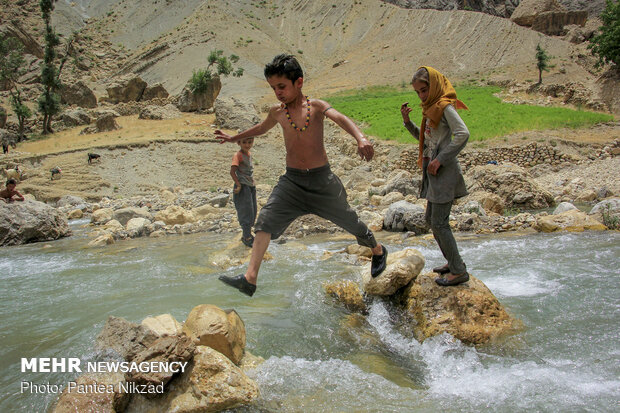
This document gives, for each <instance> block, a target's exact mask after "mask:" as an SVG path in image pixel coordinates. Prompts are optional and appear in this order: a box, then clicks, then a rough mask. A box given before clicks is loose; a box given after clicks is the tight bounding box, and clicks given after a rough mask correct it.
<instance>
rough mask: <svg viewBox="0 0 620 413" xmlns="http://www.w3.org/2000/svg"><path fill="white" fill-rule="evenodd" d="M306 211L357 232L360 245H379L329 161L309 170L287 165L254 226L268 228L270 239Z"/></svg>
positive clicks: (259, 228) (260, 229)
mask: <svg viewBox="0 0 620 413" xmlns="http://www.w3.org/2000/svg"><path fill="white" fill-rule="evenodd" d="M306 214H315V215H318V216H320V217H321V218H325V219H327V220H329V221H331V222H333V223H334V224H336V225H338V226H339V227H341V228H342V229H344V230H345V231H347V232H349V233H350V234H352V235H354V236H355V238H356V239H357V243H358V244H359V245H363V246H366V247H370V248H374V247H376V246H377V241H376V239H375V236H374V235H373V233H372V231H371V230H370V229H368V227H367V226H366V224H364V223H363V222H362V221H360V219H359V217H358V216H357V213H356V212H355V211H354V210H353V209H352V208H351V206H350V205H349V203H348V202H347V191H346V190H345V188H344V186H343V185H342V182H340V179H339V178H338V177H337V176H336V175H335V174H334V173H333V172H332V171H331V169H330V167H329V164H327V165H325V166H322V167H320V168H315V169H310V170H300V169H294V168H288V167H287V168H286V173H285V174H284V175H282V176H281V177H280V179H279V180H278V183H277V185H276V186H275V187H274V188H273V191H272V192H271V195H270V196H269V199H268V200H267V204H266V205H265V206H264V207H263V208H262V209H261V210H260V214H259V215H258V219H257V220H256V226H255V228H254V230H255V231H257V232H258V231H264V232H267V233H269V234H271V239H276V238H278V237H279V236H280V235H282V233H283V232H284V231H285V230H286V228H287V227H288V226H289V225H290V224H291V222H293V221H294V220H295V219H296V218H297V217H300V216H302V215H306Z"/></svg>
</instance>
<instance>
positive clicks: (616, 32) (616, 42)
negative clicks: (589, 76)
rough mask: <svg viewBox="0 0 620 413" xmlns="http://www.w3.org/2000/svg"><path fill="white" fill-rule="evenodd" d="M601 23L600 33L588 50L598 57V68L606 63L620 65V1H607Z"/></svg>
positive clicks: (593, 39)
mask: <svg viewBox="0 0 620 413" xmlns="http://www.w3.org/2000/svg"><path fill="white" fill-rule="evenodd" d="M601 21H602V22H603V25H602V26H601V27H600V33H599V34H598V35H596V36H594V37H593V38H592V39H590V44H589V45H588V48H589V49H590V50H592V54H594V55H596V56H598V62H597V63H596V65H597V67H600V66H602V65H603V64H605V63H613V64H615V65H620V1H613V0H607V4H606V5H605V9H604V10H603V12H602V13H601Z"/></svg>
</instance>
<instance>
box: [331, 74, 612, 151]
mask: <svg viewBox="0 0 620 413" xmlns="http://www.w3.org/2000/svg"><path fill="white" fill-rule="evenodd" d="M500 90H501V89H500V88H498V87H495V86H484V87H479V86H470V85H466V86H460V87H457V88H456V91H457V96H458V97H459V99H460V100H462V101H463V102H465V104H467V106H468V107H469V110H459V114H460V116H461V118H462V119H463V121H464V122H465V124H466V125H467V127H468V128H469V132H470V139H471V140H484V139H489V138H493V137H496V136H504V135H508V134H511V133H515V132H522V131H528V130H544V129H557V128H581V127H586V126H590V125H594V124H596V123H600V122H609V121H612V120H613V119H614V118H613V116H612V115H610V114H606V113H600V112H590V111H585V110H573V109H569V108H562V107H541V106H530V105H513V104H510V103H503V102H502V101H501V100H500V99H499V98H498V97H495V96H493V94H494V93H497V92H499V91H500ZM325 100H327V101H328V102H329V103H330V104H331V105H332V106H333V107H334V108H335V109H336V110H338V111H340V112H342V113H344V114H345V115H347V116H349V117H350V118H352V119H354V120H355V121H356V122H357V123H359V124H360V125H361V126H362V129H363V131H364V133H365V134H367V135H371V136H376V137H378V138H382V139H392V140H396V141H399V142H411V141H412V137H411V135H410V134H409V132H407V130H406V129H405V128H404V127H403V121H402V117H401V114H400V106H401V105H402V104H403V103H404V102H409V107H411V108H413V111H412V112H411V114H410V116H411V120H412V121H413V122H415V123H416V124H417V125H418V126H419V125H420V123H421V121H422V109H421V108H420V106H419V105H420V99H419V98H418V96H417V95H416V93H415V91H414V90H413V89H412V88H411V87H410V86H407V87H406V88H403V87H402V86H401V87H400V88H399V87H389V86H382V87H372V88H366V89H360V90H353V91H347V92H342V93H338V94H335V95H331V96H328V97H326V98H325Z"/></svg>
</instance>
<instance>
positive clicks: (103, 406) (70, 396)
mask: <svg viewBox="0 0 620 413" xmlns="http://www.w3.org/2000/svg"><path fill="white" fill-rule="evenodd" d="M74 381H75V383H76V385H75V386H74V387H71V388H69V386H67V387H65V389H64V390H63V392H62V394H61V395H60V398H59V399H58V403H56V406H55V407H54V410H52V413H74V412H123V411H125V407H126V406H127V403H128V402H129V399H131V394H130V393H127V392H123V391H121V389H122V388H121V386H126V384H127V381H126V380H125V377H124V376H123V374H122V373H118V372H112V373H87V374H83V375H81V376H80V377H78V378H77V379H76V380H74ZM101 386H103V388H105V389H106V390H110V389H112V390H113V391H95V389H97V390H98V389H99V388H101ZM91 389H92V390H93V391H90V390H91Z"/></svg>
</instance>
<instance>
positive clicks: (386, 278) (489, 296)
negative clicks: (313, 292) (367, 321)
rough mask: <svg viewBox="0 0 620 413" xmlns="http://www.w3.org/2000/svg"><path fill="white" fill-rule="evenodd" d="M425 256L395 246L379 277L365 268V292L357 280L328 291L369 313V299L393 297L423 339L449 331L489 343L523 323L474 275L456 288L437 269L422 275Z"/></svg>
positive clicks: (328, 287)
mask: <svg viewBox="0 0 620 413" xmlns="http://www.w3.org/2000/svg"><path fill="white" fill-rule="evenodd" d="M424 264H425V261H424V257H423V256H422V254H421V253H420V252H419V251H418V250H416V249H413V248H408V249H404V250H401V251H394V252H392V253H390V256H389V257H388V266H387V268H386V269H385V271H384V272H383V273H382V274H381V275H380V276H379V277H377V278H372V277H371V276H370V271H369V268H368V267H367V266H365V267H364V270H363V273H362V275H361V278H362V288H363V291H364V293H362V292H361V290H360V288H359V286H358V284H357V283H355V282H354V281H350V280H346V281H337V282H334V283H327V284H325V285H324V288H325V291H326V293H327V294H328V295H330V296H332V297H334V298H335V299H336V300H337V301H338V302H340V303H342V304H344V306H345V307H346V308H347V309H348V310H349V311H353V312H359V313H361V314H365V313H367V311H368V304H367V303H368V302H370V301H372V299H373V297H375V296H380V297H384V298H388V299H389V301H388V302H389V303H390V304H388V305H390V306H392V307H393V310H394V312H393V314H395V316H396V317H398V318H400V320H399V322H397V323H398V324H400V325H402V328H404V329H405V330H406V331H407V332H410V333H413V335H414V337H415V338H416V339H418V340H419V341H424V340H425V339H427V338H429V337H432V336H435V335H438V334H442V333H448V334H450V335H452V336H454V337H456V338H458V339H459V340H461V341H462V342H464V343H467V344H475V345H477V344H485V343H488V342H490V341H492V340H495V339H500V338H501V337H503V336H505V335H508V334H510V333H512V332H514V331H516V330H517V329H518V328H520V327H521V322H520V321H519V320H516V319H514V318H513V317H511V316H510V315H509V314H508V312H507V311H506V310H505V308H504V307H503V306H502V305H501V303H500V302H499V300H498V299H497V298H496V297H495V296H494V295H493V293H492V292H491V291H490V290H489V289H488V288H487V287H486V286H485V285H484V283H482V281H480V280H478V279H477V278H475V277H474V276H471V275H470V280H469V281H468V282H466V283H464V284H461V285H458V286H455V287H441V286H438V285H437V284H436V283H435V281H434V278H435V277H437V276H438V275H437V274H435V273H427V274H422V269H423V268H424Z"/></svg>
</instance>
